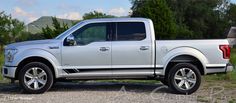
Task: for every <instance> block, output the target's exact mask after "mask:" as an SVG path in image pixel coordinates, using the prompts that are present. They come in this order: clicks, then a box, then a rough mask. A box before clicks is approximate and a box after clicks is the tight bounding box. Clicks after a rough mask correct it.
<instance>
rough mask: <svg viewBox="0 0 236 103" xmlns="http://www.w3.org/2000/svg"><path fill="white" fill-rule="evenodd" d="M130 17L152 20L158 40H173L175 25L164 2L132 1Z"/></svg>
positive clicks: (163, 0) (159, 0) (175, 30)
mask: <svg viewBox="0 0 236 103" xmlns="http://www.w3.org/2000/svg"><path fill="white" fill-rule="evenodd" d="M132 4H133V7H132V8H131V9H132V10H133V14H132V15H131V16H132V17H145V18H150V19H152V21H153V23H154V28H155V32H156V37H157V38H158V39H174V38H176V34H177V25H176V22H175V20H174V16H173V13H172V11H171V9H170V8H169V7H168V5H167V3H166V1H165V0H132Z"/></svg>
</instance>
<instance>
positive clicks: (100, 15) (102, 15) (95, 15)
mask: <svg viewBox="0 0 236 103" xmlns="http://www.w3.org/2000/svg"><path fill="white" fill-rule="evenodd" d="M114 17H115V16H113V15H107V14H105V13H101V12H97V11H93V12H89V13H85V14H84V16H83V19H84V20H86V19H94V18H114Z"/></svg>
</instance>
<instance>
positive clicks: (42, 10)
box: [0, 0, 236, 24]
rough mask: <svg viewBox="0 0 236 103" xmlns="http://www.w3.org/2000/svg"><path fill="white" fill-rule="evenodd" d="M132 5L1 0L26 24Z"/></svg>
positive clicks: (102, 0) (117, 0)
mask: <svg viewBox="0 0 236 103" xmlns="http://www.w3.org/2000/svg"><path fill="white" fill-rule="evenodd" d="M231 2H233V3H236V0H231ZM131 6H132V5H131V3H130V0H0V11H5V13H6V14H10V15H12V17H13V18H17V19H19V20H21V21H24V22H25V23H26V24H27V23H30V22H32V21H35V20H37V19H38V18H40V17H41V16H56V17H58V18H63V19H71V20H80V19H82V16H83V15H84V13H88V12H91V11H98V12H103V13H106V14H110V15H115V16H127V15H128V14H129V12H130V8H131Z"/></svg>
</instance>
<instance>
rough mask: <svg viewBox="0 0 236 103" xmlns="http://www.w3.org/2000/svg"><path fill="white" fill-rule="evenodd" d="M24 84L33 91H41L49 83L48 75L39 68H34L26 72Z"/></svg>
mask: <svg viewBox="0 0 236 103" xmlns="http://www.w3.org/2000/svg"><path fill="white" fill-rule="evenodd" d="M24 83H25V85H26V86H27V87H28V88H29V89H31V90H39V89H41V88H43V87H44V86H45V84H46V83H47V73H46V72H45V71H44V70H43V69H41V68H39V67H32V68H30V69H29V70H27V71H26V73H25V75H24Z"/></svg>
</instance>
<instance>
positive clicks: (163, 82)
mask: <svg viewBox="0 0 236 103" xmlns="http://www.w3.org/2000/svg"><path fill="white" fill-rule="evenodd" d="M160 82H161V83H162V84H163V85H166V86H169V84H168V80H166V78H164V79H161V80H160Z"/></svg>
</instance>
